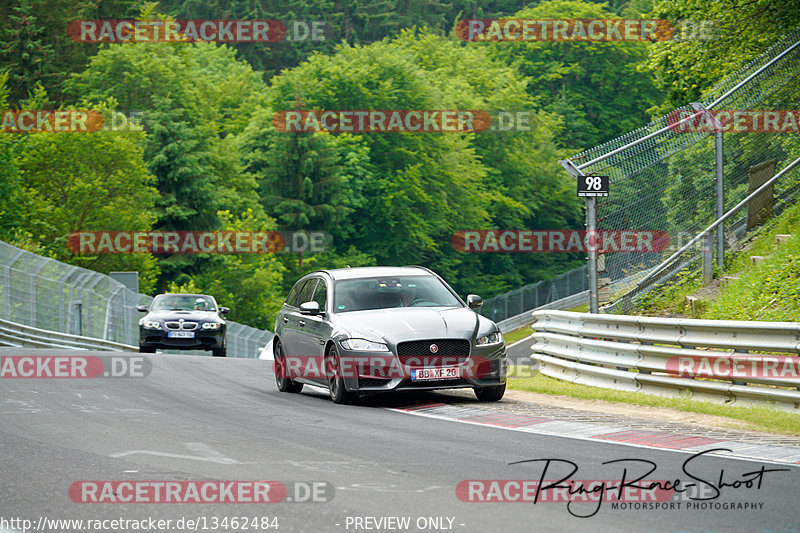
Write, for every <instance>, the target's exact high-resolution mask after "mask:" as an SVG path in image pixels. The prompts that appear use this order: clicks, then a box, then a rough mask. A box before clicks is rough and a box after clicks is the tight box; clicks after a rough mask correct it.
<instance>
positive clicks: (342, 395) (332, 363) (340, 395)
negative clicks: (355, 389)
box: [325, 346, 356, 403]
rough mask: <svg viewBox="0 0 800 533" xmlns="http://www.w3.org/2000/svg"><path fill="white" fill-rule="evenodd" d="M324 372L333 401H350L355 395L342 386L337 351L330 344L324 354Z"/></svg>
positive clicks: (342, 381) (342, 379) (342, 380)
mask: <svg viewBox="0 0 800 533" xmlns="http://www.w3.org/2000/svg"><path fill="white" fill-rule="evenodd" d="M325 374H326V375H327V377H328V390H329V391H330V394H331V400H333V403H352V402H353V401H354V400H355V398H356V395H355V394H353V393H352V392H349V391H348V390H347V389H345V388H344V378H343V377H342V372H341V365H340V364H339V353H338V352H337V351H336V347H335V346H331V347H330V349H329V350H328V354H327V355H326V356H325Z"/></svg>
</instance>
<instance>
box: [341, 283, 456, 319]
mask: <svg viewBox="0 0 800 533" xmlns="http://www.w3.org/2000/svg"><path fill="white" fill-rule="evenodd" d="M461 305H462V304H461V302H460V301H459V300H458V298H456V296H455V295H453V293H452V292H450V290H449V289H448V288H447V287H446V286H445V285H444V284H443V283H442V282H441V281H439V279H438V278H436V277H434V276H392V277H387V278H363V279H350V280H340V281H337V282H336V283H335V285H334V302H333V310H334V312H336V313H345V312H348V311H363V310H367V309H387V308H392V307H460V306H461Z"/></svg>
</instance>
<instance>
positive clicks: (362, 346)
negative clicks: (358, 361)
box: [341, 339, 389, 352]
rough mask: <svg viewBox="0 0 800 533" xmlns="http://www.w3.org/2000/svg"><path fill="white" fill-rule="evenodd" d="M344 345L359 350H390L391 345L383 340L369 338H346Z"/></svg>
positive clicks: (346, 347)
mask: <svg viewBox="0 0 800 533" xmlns="http://www.w3.org/2000/svg"><path fill="white" fill-rule="evenodd" d="M341 342H342V346H344V347H345V349H347V350H358V351H362V352H388V351H389V347H388V346H386V345H385V344H383V343H382V342H373V341H368V340H367V339H344V340H343V341H341Z"/></svg>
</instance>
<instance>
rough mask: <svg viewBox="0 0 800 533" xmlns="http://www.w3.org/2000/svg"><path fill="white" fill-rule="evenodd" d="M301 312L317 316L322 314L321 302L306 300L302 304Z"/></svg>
mask: <svg viewBox="0 0 800 533" xmlns="http://www.w3.org/2000/svg"><path fill="white" fill-rule="evenodd" d="M300 314H301V315H311V316H316V315H318V314H320V311H319V304H318V303H317V302H314V301H311V302H305V303H302V304H300Z"/></svg>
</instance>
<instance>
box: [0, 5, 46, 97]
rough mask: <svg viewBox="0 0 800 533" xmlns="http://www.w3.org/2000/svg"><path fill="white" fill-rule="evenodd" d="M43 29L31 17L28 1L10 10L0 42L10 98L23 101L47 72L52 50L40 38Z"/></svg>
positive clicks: (0, 51) (0, 61)
mask: <svg viewBox="0 0 800 533" xmlns="http://www.w3.org/2000/svg"><path fill="white" fill-rule="evenodd" d="M44 31H45V29H44V27H43V26H42V25H40V23H39V22H38V18H37V17H36V16H35V15H34V14H33V5H32V2H31V1H30V0H22V1H21V2H20V3H19V5H17V6H14V7H13V8H12V13H11V14H10V15H9V19H8V25H7V27H5V29H4V31H3V34H2V38H1V39H2V40H0V64H2V65H4V66H5V68H6V70H7V72H8V73H9V75H10V81H11V95H10V96H11V99H12V101H14V102H16V101H18V100H21V99H23V98H27V97H28V96H30V95H31V94H32V92H33V89H34V88H35V87H36V85H37V84H41V83H42V81H43V80H44V79H45V77H47V76H48V75H49V74H50V73H48V72H47V67H48V65H49V64H50V61H51V60H52V57H53V49H52V47H51V46H49V45H48V44H46V43H45V41H44V39H43V34H44Z"/></svg>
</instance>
